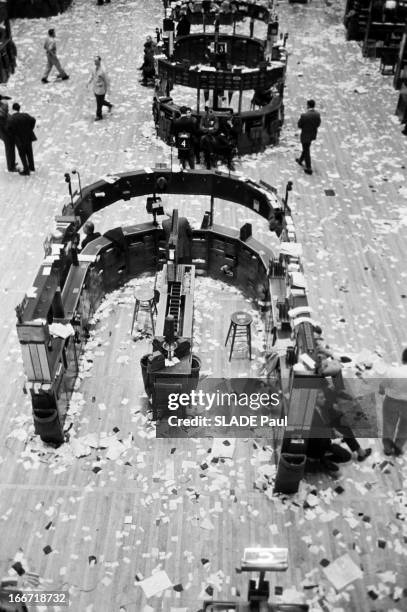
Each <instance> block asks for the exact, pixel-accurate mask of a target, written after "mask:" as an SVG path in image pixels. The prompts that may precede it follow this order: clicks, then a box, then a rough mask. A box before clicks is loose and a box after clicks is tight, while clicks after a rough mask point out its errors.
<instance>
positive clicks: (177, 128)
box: [172, 116, 199, 147]
mask: <svg viewBox="0 0 407 612" xmlns="http://www.w3.org/2000/svg"><path fill="white" fill-rule="evenodd" d="M172 131H173V134H174V136H176V137H177V136H178V134H182V133H187V134H190V137H191V146H192V147H193V146H194V145H195V143H196V142H197V140H198V131H199V130H198V122H197V120H196V119H195V118H194V117H185V116H184V117H180V118H179V119H175V121H174V122H173V124H172ZM176 140H177V141H178V139H176ZM176 146H178V142H176Z"/></svg>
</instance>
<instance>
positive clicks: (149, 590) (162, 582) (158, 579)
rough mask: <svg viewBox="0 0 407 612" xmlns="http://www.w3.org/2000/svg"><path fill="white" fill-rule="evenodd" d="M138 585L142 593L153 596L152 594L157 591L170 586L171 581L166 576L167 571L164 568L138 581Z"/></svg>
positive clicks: (156, 593)
mask: <svg viewBox="0 0 407 612" xmlns="http://www.w3.org/2000/svg"><path fill="white" fill-rule="evenodd" d="M138 585H139V586H141V588H142V589H143V591H144V595H145V596H146V597H147V599H148V598H149V597H154V595H158V593H162V591H165V590H166V589H170V588H171V587H172V582H171V580H170V579H169V577H168V574H167V572H165V571H164V570H162V571H160V572H156V573H155V574H153V575H152V576H150V578H146V579H145V580H142V581H141V582H139V583H138Z"/></svg>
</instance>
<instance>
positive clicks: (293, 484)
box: [274, 453, 307, 493]
mask: <svg viewBox="0 0 407 612" xmlns="http://www.w3.org/2000/svg"><path fill="white" fill-rule="evenodd" d="M306 459H307V458H306V456H305V455H303V454H297V455H294V454H292V453H281V455H280V461H279V462H278V469H277V476H276V482H275V485H274V493H297V491H298V487H299V485H300V482H301V480H302V478H303V476H304V471H305V462H306Z"/></svg>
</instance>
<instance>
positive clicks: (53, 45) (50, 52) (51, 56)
mask: <svg viewBox="0 0 407 612" xmlns="http://www.w3.org/2000/svg"><path fill="white" fill-rule="evenodd" d="M44 49H45V53H46V56H47V67H46V68H45V72H44V76H43V77H42V79H41V81H42V82H43V83H48V76H49V73H50V72H51V70H52V67H53V66H55V68H56V69H57V70H58V77H57V78H60V79H62V80H63V81H66V80H67V79H69V76H68V75H67V74H66V72H65V70H64V69H63V68H62V66H61V64H60V62H59V59H58V57H57V41H56V38H55V30H54V29H53V28H51V29H50V30H48V36H47V38H46V39H45V42H44Z"/></svg>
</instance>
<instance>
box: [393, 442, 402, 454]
mask: <svg viewBox="0 0 407 612" xmlns="http://www.w3.org/2000/svg"><path fill="white" fill-rule="evenodd" d="M393 451H394V455H395V457H400V455H402V454H403V451H402V450H401V448H400V447H399V446H397V444H394V442H393Z"/></svg>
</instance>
